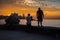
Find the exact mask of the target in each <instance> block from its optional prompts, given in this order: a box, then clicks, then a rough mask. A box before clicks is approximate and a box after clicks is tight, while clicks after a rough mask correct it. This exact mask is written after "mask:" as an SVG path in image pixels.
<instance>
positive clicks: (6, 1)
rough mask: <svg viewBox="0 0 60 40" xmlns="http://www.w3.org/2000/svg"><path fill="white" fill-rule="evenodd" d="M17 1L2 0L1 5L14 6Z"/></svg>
mask: <svg viewBox="0 0 60 40" xmlns="http://www.w3.org/2000/svg"><path fill="white" fill-rule="evenodd" d="M15 1H16V0H0V4H12V3H14V2H15Z"/></svg>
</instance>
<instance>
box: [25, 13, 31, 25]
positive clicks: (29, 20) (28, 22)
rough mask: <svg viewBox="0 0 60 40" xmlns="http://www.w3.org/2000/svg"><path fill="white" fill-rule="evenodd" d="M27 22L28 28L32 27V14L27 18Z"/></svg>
mask: <svg viewBox="0 0 60 40" xmlns="http://www.w3.org/2000/svg"><path fill="white" fill-rule="evenodd" d="M26 20H27V26H31V16H30V14H28V16H27V17H26Z"/></svg>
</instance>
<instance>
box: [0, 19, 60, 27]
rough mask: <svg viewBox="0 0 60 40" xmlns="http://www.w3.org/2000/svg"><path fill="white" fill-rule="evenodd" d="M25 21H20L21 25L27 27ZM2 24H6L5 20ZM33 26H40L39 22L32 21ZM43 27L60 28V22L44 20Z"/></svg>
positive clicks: (2, 20)
mask: <svg viewBox="0 0 60 40" xmlns="http://www.w3.org/2000/svg"><path fill="white" fill-rule="evenodd" d="M26 22H27V21H26V20H25V19H20V22H19V24H21V25H26ZM0 24H1V25H2V24H6V22H5V20H4V19H1V20H0ZM31 25H32V26H38V24H37V21H31ZM43 26H51V27H60V20H58V19H44V20H43Z"/></svg>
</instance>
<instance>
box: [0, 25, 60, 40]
mask: <svg viewBox="0 0 60 40" xmlns="http://www.w3.org/2000/svg"><path fill="white" fill-rule="evenodd" d="M59 39H60V28H55V27H47V26H46V27H44V26H43V28H41V27H40V28H38V27H34V26H31V27H27V26H26V25H13V26H8V25H0V40H59Z"/></svg>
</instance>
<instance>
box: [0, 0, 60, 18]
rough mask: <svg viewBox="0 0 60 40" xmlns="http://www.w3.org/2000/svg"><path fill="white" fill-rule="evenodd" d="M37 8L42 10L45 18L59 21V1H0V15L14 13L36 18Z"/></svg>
mask: <svg viewBox="0 0 60 40" xmlns="http://www.w3.org/2000/svg"><path fill="white" fill-rule="evenodd" d="M38 7H40V8H41V9H42V10H43V12H44V15H45V18H56V19H57V18H58V19H60V0H0V15H3V16H9V15H10V14H11V13H14V12H16V13H18V15H22V14H25V15H26V16H27V14H28V13H30V14H31V16H33V17H36V11H37V9H38Z"/></svg>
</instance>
